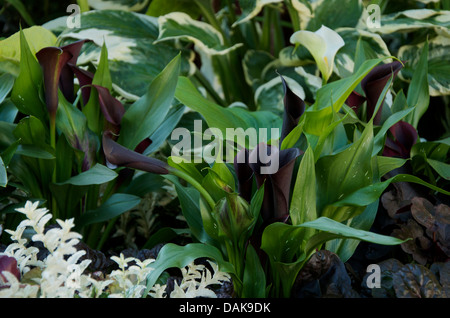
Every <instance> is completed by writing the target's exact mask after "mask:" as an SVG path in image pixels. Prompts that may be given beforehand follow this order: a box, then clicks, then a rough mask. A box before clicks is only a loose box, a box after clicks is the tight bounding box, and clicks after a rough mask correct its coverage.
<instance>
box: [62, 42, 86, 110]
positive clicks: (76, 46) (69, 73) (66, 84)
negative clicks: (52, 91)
mask: <svg viewBox="0 0 450 318" xmlns="http://www.w3.org/2000/svg"><path fill="white" fill-rule="evenodd" d="M86 42H91V40H79V41H76V42H73V43H70V44H68V45H65V46H62V47H61V49H62V50H63V51H64V52H69V53H70V54H71V55H72V58H71V59H70V60H69V61H67V63H66V64H65V65H63V67H62V69H61V76H60V78H59V87H60V89H61V92H62V93H63V95H64V97H65V98H66V99H67V100H68V101H69V102H71V103H73V102H74V101H75V95H74V85H73V75H74V68H78V67H77V66H76V65H77V60H78V56H79V55H80V52H81V48H82V46H83V44H84V43H86Z"/></svg>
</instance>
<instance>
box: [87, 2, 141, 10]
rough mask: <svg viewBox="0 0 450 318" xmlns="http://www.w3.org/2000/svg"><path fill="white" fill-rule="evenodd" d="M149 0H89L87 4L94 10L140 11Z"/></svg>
mask: <svg viewBox="0 0 450 318" xmlns="http://www.w3.org/2000/svg"><path fill="white" fill-rule="evenodd" d="M148 3H149V0H119V1H118V0H89V6H91V7H92V8H94V9H95V10H123V11H141V10H142V9H144V8H145V7H146V6H147V5H148Z"/></svg>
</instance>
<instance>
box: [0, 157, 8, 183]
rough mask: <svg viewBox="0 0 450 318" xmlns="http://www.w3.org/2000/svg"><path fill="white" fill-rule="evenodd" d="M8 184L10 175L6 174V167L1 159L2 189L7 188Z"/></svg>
mask: <svg viewBox="0 0 450 318" xmlns="http://www.w3.org/2000/svg"><path fill="white" fill-rule="evenodd" d="M7 184H8V175H7V173H6V166H5V164H4V163H3V160H2V157H0V187H3V188H5V187H6V185H7Z"/></svg>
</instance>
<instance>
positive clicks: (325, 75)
mask: <svg viewBox="0 0 450 318" xmlns="http://www.w3.org/2000/svg"><path fill="white" fill-rule="evenodd" d="M290 42H291V43H292V44H295V45H296V46H298V45H303V46H304V47H306V49H307V50H308V51H309V52H310V53H311V55H312V56H313V58H314V60H315V61H316V63H317V66H318V68H319V70H320V73H321V74H322V80H323V81H324V82H326V81H328V79H329V78H330V76H331V74H332V73H333V67H334V57H335V56H336V53H337V51H339V49H340V48H341V47H343V46H344V45H345V43H344V40H343V39H342V37H341V36H340V35H339V34H338V33H337V32H336V31H333V30H331V29H330V28H328V27H326V26H324V25H322V27H321V28H320V29H319V30H317V31H316V32H311V31H305V30H301V31H297V32H295V33H294V34H292V36H291V39H290Z"/></svg>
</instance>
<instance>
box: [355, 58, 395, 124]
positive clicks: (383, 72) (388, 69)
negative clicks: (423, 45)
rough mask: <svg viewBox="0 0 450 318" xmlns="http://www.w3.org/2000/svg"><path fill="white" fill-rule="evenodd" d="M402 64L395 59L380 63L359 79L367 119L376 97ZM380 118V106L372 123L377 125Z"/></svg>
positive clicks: (375, 103) (370, 115) (369, 116)
mask: <svg viewBox="0 0 450 318" xmlns="http://www.w3.org/2000/svg"><path fill="white" fill-rule="evenodd" d="M402 67H403V64H402V63H401V62H399V61H395V62H392V63H388V64H382V65H377V66H375V67H374V68H373V69H372V70H371V71H370V72H369V74H367V75H366V76H365V77H364V79H363V80H362V81H361V88H362V90H363V91H364V94H366V100H367V120H370V118H372V115H373V112H374V111H375V107H376V105H377V102H378V99H379V97H380V95H381V92H382V91H383V88H384V87H385V86H386V84H387V82H388V81H389V79H390V77H391V76H392V74H393V75H394V77H395V76H396V75H397V73H398V72H399V71H400V70H401V68H402ZM380 120H381V107H380V109H379V110H378V112H377V114H376V115H375V118H374V120H373V123H374V124H375V125H378V124H379V123H380Z"/></svg>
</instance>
